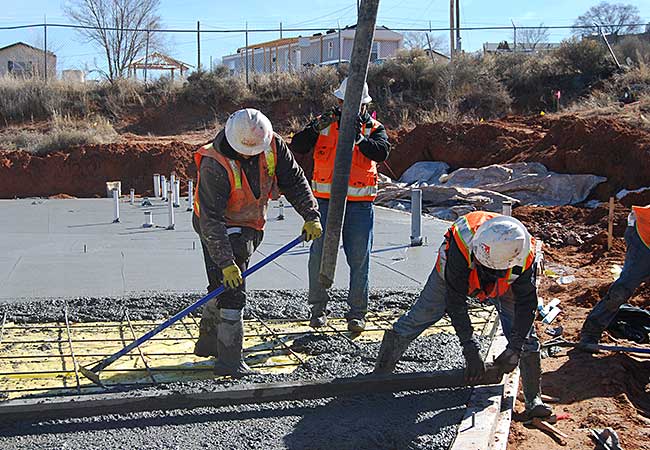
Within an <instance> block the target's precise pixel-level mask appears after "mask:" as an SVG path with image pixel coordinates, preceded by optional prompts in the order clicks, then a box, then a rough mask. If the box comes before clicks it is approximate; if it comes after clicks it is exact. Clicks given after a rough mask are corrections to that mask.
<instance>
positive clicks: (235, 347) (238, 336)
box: [214, 309, 257, 378]
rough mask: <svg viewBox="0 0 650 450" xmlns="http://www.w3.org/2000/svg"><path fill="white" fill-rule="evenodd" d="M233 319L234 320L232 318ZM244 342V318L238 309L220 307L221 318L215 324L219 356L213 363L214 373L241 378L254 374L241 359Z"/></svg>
mask: <svg viewBox="0 0 650 450" xmlns="http://www.w3.org/2000/svg"><path fill="white" fill-rule="evenodd" d="M233 319H234V320H233ZM243 344H244V319H243V317H242V311H241V310H238V309H222V310H221V319H220V321H219V324H218V325H217V351H218V353H219V357H218V358H217V360H216V361H215V363H214V374H215V375H222V376H223V375H230V376H231V377H233V378H241V377H245V376H246V375H254V374H256V373H257V372H255V371H253V370H252V369H251V368H250V367H248V365H247V364H246V363H245V362H244V360H243V359H242V347H243Z"/></svg>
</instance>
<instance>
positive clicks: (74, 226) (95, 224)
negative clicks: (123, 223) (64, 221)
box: [68, 222, 113, 228]
mask: <svg viewBox="0 0 650 450" xmlns="http://www.w3.org/2000/svg"><path fill="white" fill-rule="evenodd" d="M105 225H113V222H102V223H87V224H83V225H68V228H89V227H101V226H105Z"/></svg>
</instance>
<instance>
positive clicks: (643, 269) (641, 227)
mask: <svg viewBox="0 0 650 450" xmlns="http://www.w3.org/2000/svg"><path fill="white" fill-rule="evenodd" d="M625 244H626V245H627V250H626V251H625V263H624V264H623V270H622V271H621V275H620V276H619V277H618V279H617V280H616V281H614V283H613V284H612V285H611V286H610V288H609V290H608V291H607V294H606V295H605V296H604V297H603V298H602V299H601V300H600V301H599V302H598V303H597V304H596V306H594V309H592V310H591V312H590V313H589V315H588V316H587V319H586V320H585V323H584V324H583V325H582V330H581V331H580V342H579V343H578V348H579V349H580V350H584V351H586V352H590V353H595V352H597V351H598V343H599V342H600V338H601V336H602V334H603V331H605V329H606V328H607V327H608V326H609V324H610V323H611V322H612V321H613V320H614V318H615V317H616V314H617V313H618V311H619V308H620V307H621V306H622V305H623V304H624V303H626V302H627V301H628V299H629V298H630V297H631V296H632V295H633V294H634V291H636V289H637V288H638V287H639V286H640V285H641V283H642V282H643V281H644V280H648V279H650V205H646V206H632V212H630V214H629V215H628V218H627V228H626V229H625Z"/></svg>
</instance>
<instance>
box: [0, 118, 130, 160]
mask: <svg viewBox="0 0 650 450" xmlns="http://www.w3.org/2000/svg"><path fill="white" fill-rule="evenodd" d="M118 138H119V135H118V134H117V132H116V131H115V129H114V128H113V126H112V125H111V123H110V122H109V121H108V120H107V119H105V118H103V117H87V118H84V119H74V118H71V117H70V116H66V117H62V116H60V115H58V114H55V115H54V117H53V119H52V120H51V121H50V122H49V123H48V124H47V126H46V127H44V128H43V127H41V128H40V129H12V128H7V129H5V130H4V131H3V132H2V133H1V134H0V149H2V150H24V151H28V152H30V153H33V154H37V155H45V154H48V153H52V152H56V151H60V150H65V149H67V148H70V147H72V146H75V145H84V144H107V143H111V142H115V141H116V140H117V139H118Z"/></svg>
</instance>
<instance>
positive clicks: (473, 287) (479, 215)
mask: <svg viewBox="0 0 650 450" xmlns="http://www.w3.org/2000/svg"><path fill="white" fill-rule="evenodd" d="M500 215H501V214H497V213H491V212H485V211H474V212H471V213H469V214H466V215H464V216H463V217H461V218H459V219H458V220H456V221H455V222H454V223H453V225H452V226H451V227H450V228H449V230H448V231H447V233H446V234H445V240H444V242H443V243H442V245H441V246H440V250H439V251H438V259H437V261H436V270H437V271H438V273H439V274H440V276H441V277H442V278H444V276H445V266H446V263H447V250H449V246H450V245H451V239H453V240H454V241H455V242H456V245H458V248H459V249H460V251H461V253H462V254H463V256H464V257H465V260H466V261H467V267H469V268H470V269H471V272H470V274H469V284H468V287H467V296H468V297H472V298H477V299H479V300H481V301H483V300H485V299H487V298H497V297H500V296H502V295H503V294H505V293H506V292H507V291H508V289H510V285H511V284H512V283H514V282H515V280H516V279H517V278H519V275H521V274H522V273H523V272H524V271H526V270H528V269H529V268H530V267H531V266H532V265H533V263H534V262H535V238H533V237H531V239H530V246H529V248H528V249H527V251H524V257H523V258H522V261H521V264H520V265H518V266H515V267H511V268H510V269H508V271H507V272H506V274H505V276H504V277H503V278H499V279H498V280H497V282H496V283H493V284H490V285H488V286H481V282H480V280H479V277H478V270H477V268H476V264H475V263H474V261H472V257H471V250H470V249H471V245H472V239H473V238H474V235H475V234H476V230H478V228H479V227H480V226H481V225H482V224H483V223H485V222H487V221H488V220H490V219H492V218H494V217H498V216H500Z"/></svg>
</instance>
